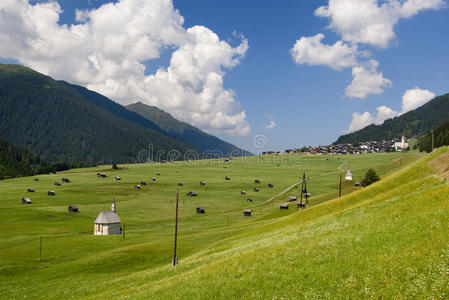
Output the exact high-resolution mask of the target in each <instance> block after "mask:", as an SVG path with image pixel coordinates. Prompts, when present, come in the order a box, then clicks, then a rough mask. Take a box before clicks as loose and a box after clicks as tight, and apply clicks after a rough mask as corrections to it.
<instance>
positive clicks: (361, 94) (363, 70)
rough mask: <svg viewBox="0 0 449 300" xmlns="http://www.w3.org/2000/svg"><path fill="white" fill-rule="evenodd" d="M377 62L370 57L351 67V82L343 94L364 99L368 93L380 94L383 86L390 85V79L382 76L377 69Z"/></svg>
mask: <svg viewBox="0 0 449 300" xmlns="http://www.w3.org/2000/svg"><path fill="white" fill-rule="evenodd" d="M378 67H379V62H378V61H376V60H374V59H371V60H369V61H368V62H366V63H364V64H361V65H359V66H357V67H354V68H352V82H351V84H350V85H349V86H348V87H347V88H346V90H345V95H346V96H348V97H353V98H360V99H365V98H366V97H367V96H368V95H370V94H376V95H378V94H382V93H383V88H384V87H388V86H391V85H392V82H391V80H389V79H386V78H384V77H383V74H382V73H381V72H378V71H377V68H378Z"/></svg>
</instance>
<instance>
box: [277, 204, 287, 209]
mask: <svg viewBox="0 0 449 300" xmlns="http://www.w3.org/2000/svg"><path fill="white" fill-rule="evenodd" d="M279 208H280V209H288V203H284V204H281V205H280V206H279Z"/></svg>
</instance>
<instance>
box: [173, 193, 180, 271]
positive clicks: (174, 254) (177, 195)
mask: <svg viewBox="0 0 449 300" xmlns="http://www.w3.org/2000/svg"><path fill="white" fill-rule="evenodd" d="M178 203H179V190H178V192H177V193H176V220H175V247H174V253H173V260H172V266H176V265H177V264H178V258H177V257H176V247H177V244H178Z"/></svg>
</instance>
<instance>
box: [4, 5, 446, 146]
mask: <svg viewBox="0 0 449 300" xmlns="http://www.w3.org/2000/svg"><path fill="white" fill-rule="evenodd" d="M335 1H336V2H337V1H338V0H335ZM342 1H345V0H342ZM367 1H368V2H373V1H374V2H376V3H377V1H375V0H367ZM392 1H394V0H392ZM423 1H427V2H429V5H430V7H427V8H422V7H421V8H417V11H414V10H413V13H408V12H406V13H404V12H401V14H402V16H403V17H398V18H397V20H396V21H394V20H393V21H392V24H393V25H392V26H391V28H392V30H393V33H394V37H393V38H391V39H389V40H388V45H387V46H385V45H383V46H379V45H380V44H379V43H381V42H378V44H376V41H371V42H366V41H365V42H357V41H355V39H354V38H353V39H352V40H351V38H346V39H345V38H344V37H343V35H344V33H345V32H346V33H347V32H352V31H351V30H352V29H351V28H349V29H348V28H345V29H344V30H343V29H341V28H340V29H339V27H338V24H337V25H335V26H333V28H330V26H329V25H330V23H331V21H332V19H331V17H319V16H316V15H315V14H314V12H315V11H316V10H317V9H318V8H319V7H321V6H328V5H329V4H330V3H329V1H324V0H318V1H305V0H295V1H294V0H283V1H268V0H258V1H241V0H239V1H237V0H235V1H234V0H226V1H222V0H174V1H173V3H174V7H175V8H176V9H178V10H179V13H180V15H182V16H183V18H184V24H183V27H184V28H190V27H192V26H195V25H201V26H204V27H206V28H208V29H209V30H211V31H213V32H214V33H215V34H217V35H218V37H219V39H220V40H222V41H225V42H227V43H228V44H229V45H230V46H232V47H237V46H238V45H239V44H241V38H236V34H235V33H237V34H239V35H240V34H242V35H243V36H244V38H245V39H246V40H247V43H248V49H247V50H246V51H243V50H242V51H243V52H244V54H243V55H241V57H240V58H239V62H238V64H236V65H233V66H232V67H222V69H223V70H224V74H223V77H222V79H223V90H225V91H226V90H230V89H232V91H233V92H234V94H233V96H232V97H233V100H235V102H238V103H239V104H240V107H241V109H242V110H244V111H245V114H246V118H245V120H246V123H247V124H248V125H249V127H250V131H249V132H247V133H246V134H245V135H234V134H229V132H226V131H220V130H221V129H220V128H219V129H217V128H218V127H217V128H215V129H216V130H215V129H210V128H208V127H207V124H206V123H204V124H206V125H204V126H200V125H199V124H195V125H197V126H200V127H202V128H204V129H205V130H207V131H209V132H211V133H214V134H217V135H218V136H220V137H222V138H224V139H225V140H228V141H230V142H232V143H235V144H236V145H238V146H241V147H244V148H246V149H248V150H251V151H261V150H268V149H279V150H283V149H286V148H291V147H300V146H303V145H319V144H321V145H323V144H329V143H331V142H333V141H335V140H336V139H337V138H338V136H339V135H341V134H343V133H344V132H346V131H347V130H348V128H349V125H350V123H351V121H352V119H353V113H355V112H358V113H360V114H361V115H362V114H363V113H365V112H368V113H369V115H370V116H369V117H371V118H372V120H374V119H375V114H376V108H378V107H380V106H387V107H388V108H391V110H393V111H395V112H397V113H398V114H400V112H401V109H402V105H403V96H404V93H406V91H408V90H412V89H414V88H415V87H418V88H419V90H420V91H421V90H424V91H427V92H429V93H430V92H431V93H433V94H435V95H441V94H445V93H448V92H449V80H448V78H449V77H448V76H447V70H449V59H448V58H449V10H448V8H447V3H445V2H444V1H442V0H441V2H442V3H438V2H439V1H438V0H435V1H433V0H423ZM432 1H433V2H432ZM42 2H43V1H32V2H31V3H30V5H33V4H35V3H42ZM105 2H108V1H95V0H90V1H75V0H59V1H58V3H59V5H60V7H61V8H62V10H63V11H64V12H63V13H62V14H61V15H60V20H59V25H62V24H72V23H79V21H76V20H75V9H80V10H83V9H89V10H93V9H97V8H98V7H100V6H101V5H103V3H105ZM384 2H388V1H379V3H377V5H378V6H379V7H380V6H381V5H382V3H384ZM404 2H405V1H399V2H398V3H402V4H404ZM432 5H434V6H433V7H432ZM329 7H330V6H329ZM329 10H330V9H329ZM337 13H338V12H336V14H337ZM355 13H357V11H355ZM407 14H408V15H407ZM319 33H321V34H323V35H324V36H325V37H324V38H323V39H322V40H321V42H322V43H323V44H325V45H334V43H336V42H337V41H342V43H343V44H344V45H346V46H347V47H353V45H357V51H358V52H357V54H356V56H357V60H358V63H353V64H350V65H348V66H346V67H342V68H341V69H338V70H335V69H332V68H330V67H329V66H328V65H326V63H322V64H320V63H317V64H315V65H311V63H310V57H309V62H307V59H305V60H303V61H302V63H295V61H294V60H293V58H292V54H291V52H290V51H291V49H292V47H293V46H294V45H295V42H296V41H297V40H299V39H300V38H301V37H312V36H315V35H317V34H319ZM164 49H165V50H163V51H161V52H160V53H159V58H155V59H150V60H148V61H146V62H145V64H146V65H147V66H148V69H147V71H146V75H149V74H152V73H154V72H155V71H156V69H157V68H158V67H162V68H167V67H168V66H169V65H170V58H171V55H172V53H173V52H174V51H176V49H178V47H177V46H166V47H165V48H164ZM1 51H2V50H1V48H0V57H3V59H2V61H11V59H17V60H18V61H20V62H21V63H23V64H25V65H31V66H33V65H32V63H30V62H29V60H26V59H25V58H23V59H22V58H20V57H18V58H11V57H10V56H11V55H2V52H1ZM366 52H369V53H366ZM240 54H241V53H240ZM7 57H9V58H8V60H7V59H6V58H7ZM370 60H375V61H377V62H378V67H377V69H376V72H381V73H382V75H383V77H384V78H385V79H386V80H389V81H390V82H391V84H385V85H384V86H383V87H381V90H382V91H381V92H380V93H378V94H373V93H368V94H367V95H365V97H364V99H360V97H359V98H357V97H349V96H347V95H345V89H346V87H347V86H349V85H350V84H351V82H352V80H353V77H352V74H351V71H352V68H355V67H358V66H366V65H364V64H365V63H366V62H368V61H370ZM365 68H367V67H365ZM49 73H50V75H52V76H53V77H57V76H55V75H54V74H61V73H57V72H53V71H50V72H49ZM60 76H62V77H64V74H62V75H60ZM57 79H59V78H57ZM100 90H101V88H100ZM415 91H416V90H415ZM429 93H427V94H426V95H428V94H429ZM420 95H422V93H421V94H420ZM108 96H111V95H108ZM111 98H114V97H111ZM410 101H415V100H414V99H412V100H410ZM416 101H418V102H419V101H421V102H419V103H423V101H424V100H420V99H418V100H416ZM426 101H427V100H426ZM119 102H120V101H119ZM162 108H164V107H162ZM168 110H170V109H168ZM172 114H174V115H175V116H176V110H173V112H172ZM365 116H368V115H365ZM270 117H271V119H272V120H273V121H274V122H275V124H276V126H275V127H274V128H272V129H267V128H266V126H267V125H268V124H269V122H270V121H269V119H270ZM181 118H182V117H181ZM205 122H207V121H205ZM373 122H374V121H373ZM368 123H369V121H368ZM224 126H230V125H224ZM354 126H356V124H354ZM354 128H355V127H354ZM258 134H262V135H265V136H266V137H267V141H268V145H266V146H265V147H264V148H263V149H262V148H259V149H258V148H255V147H254V145H253V138H254V136H256V135H258Z"/></svg>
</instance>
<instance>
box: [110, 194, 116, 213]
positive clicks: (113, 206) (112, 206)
mask: <svg viewBox="0 0 449 300" xmlns="http://www.w3.org/2000/svg"><path fill="white" fill-rule="evenodd" d="M111 210H112V211H113V212H117V210H116V207H115V197H114V198H113V199H112V205H111Z"/></svg>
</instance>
